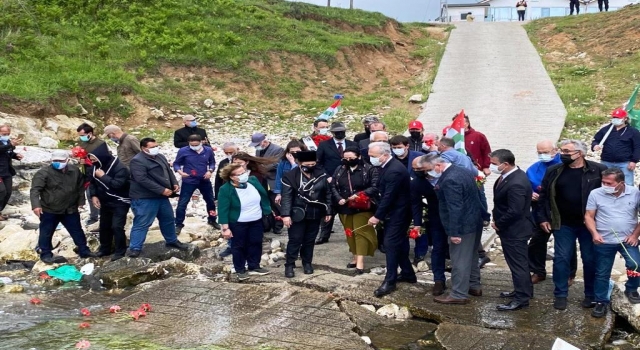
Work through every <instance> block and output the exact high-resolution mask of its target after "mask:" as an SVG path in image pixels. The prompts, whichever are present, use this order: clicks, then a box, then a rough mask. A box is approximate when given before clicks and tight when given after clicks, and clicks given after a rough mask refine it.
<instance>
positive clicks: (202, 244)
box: [191, 240, 209, 249]
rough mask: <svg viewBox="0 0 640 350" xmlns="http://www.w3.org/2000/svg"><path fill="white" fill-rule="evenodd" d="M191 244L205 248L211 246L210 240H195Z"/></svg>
mask: <svg viewBox="0 0 640 350" xmlns="http://www.w3.org/2000/svg"><path fill="white" fill-rule="evenodd" d="M191 244H193V245H195V246H196V247H198V248H199V249H204V248H207V247H208V246H209V242H207V241H204V240H197V241H193V242H191Z"/></svg>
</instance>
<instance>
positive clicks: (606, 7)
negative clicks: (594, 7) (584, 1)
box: [598, 0, 609, 12]
mask: <svg viewBox="0 0 640 350" xmlns="http://www.w3.org/2000/svg"><path fill="white" fill-rule="evenodd" d="M602 5H604V10H605V11H609V0H598V9H600V12H602Z"/></svg>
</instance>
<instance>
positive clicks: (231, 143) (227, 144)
mask: <svg viewBox="0 0 640 350" xmlns="http://www.w3.org/2000/svg"><path fill="white" fill-rule="evenodd" d="M229 147H233V148H235V149H236V150H238V146H236V144H235V143H234V142H231V141H229V142H225V143H223V144H222V149H226V148H229Z"/></svg>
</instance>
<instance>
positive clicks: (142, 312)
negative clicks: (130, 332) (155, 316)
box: [136, 308, 147, 317]
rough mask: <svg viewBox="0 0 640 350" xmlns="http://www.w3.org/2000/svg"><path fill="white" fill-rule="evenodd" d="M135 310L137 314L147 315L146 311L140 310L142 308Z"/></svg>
mask: <svg viewBox="0 0 640 350" xmlns="http://www.w3.org/2000/svg"><path fill="white" fill-rule="evenodd" d="M136 312H137V313H138V315H140V317H145V316H147V313H146V312H145V311H144V310H142V308H140V309H138V310H136Z"/></svg>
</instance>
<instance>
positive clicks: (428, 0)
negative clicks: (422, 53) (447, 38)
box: [290, 0, 440, 22]
mask: <svg viewBox="0 0 640 350" xmlns="http://www.w3.org/2000/svg"><path fill="white" fill-rule="evenodd" d="M290 1H292V0H290ZM298 2H306V3H309V4H315V5H324V6H326V5H327V0H299V1H298ZM331 6H332V7H344V8H349V0H331ZM353 6H354V7H355V8H358V9H362V10H366V11H376V12H381V13H382V14H384V15H386V16H387V17H391V18H394V19H396V20H397V21H399V22H426V21H433V20H435V19H436V17H438V16H439V14H440V10H439V9H440V0H353Z"/></svg>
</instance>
